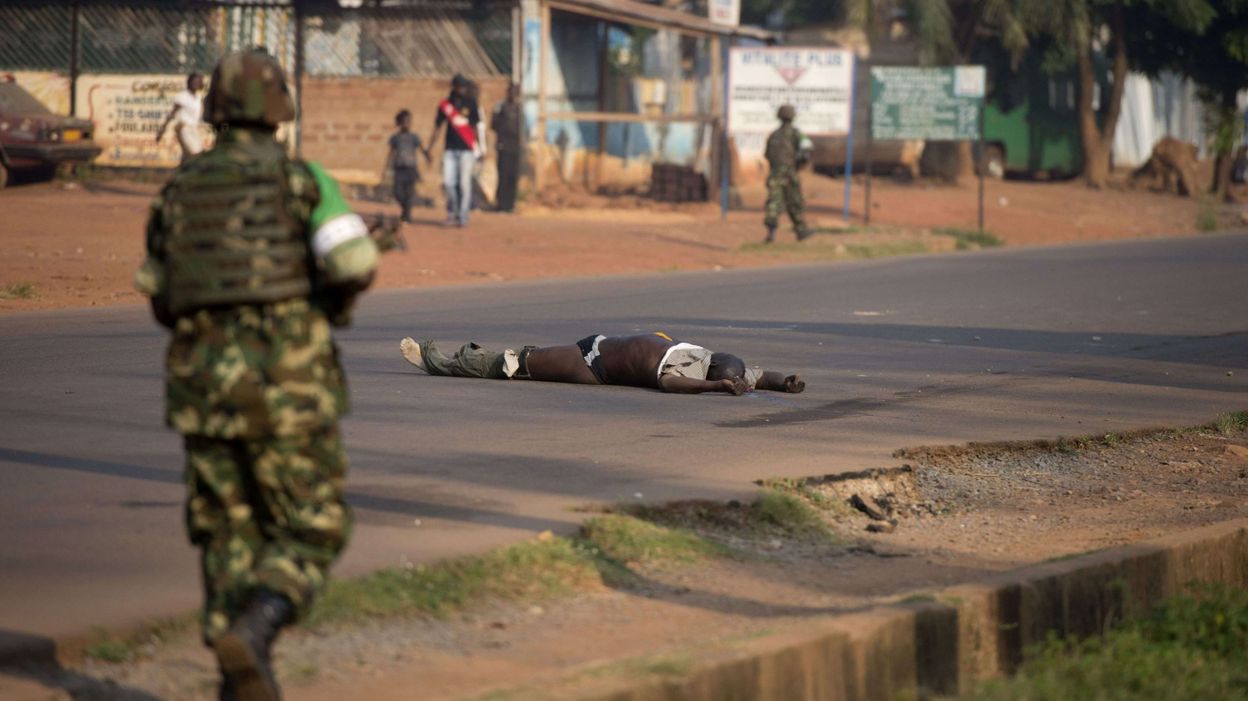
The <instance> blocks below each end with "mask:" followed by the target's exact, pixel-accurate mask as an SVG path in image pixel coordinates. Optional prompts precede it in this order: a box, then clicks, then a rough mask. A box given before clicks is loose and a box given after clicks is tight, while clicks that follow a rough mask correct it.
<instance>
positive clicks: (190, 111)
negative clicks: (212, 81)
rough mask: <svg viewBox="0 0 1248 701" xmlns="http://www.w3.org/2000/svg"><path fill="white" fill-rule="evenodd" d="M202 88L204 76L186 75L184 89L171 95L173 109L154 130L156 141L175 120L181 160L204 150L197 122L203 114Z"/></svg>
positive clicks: (175, 132)
mask: <svg viewBox="0 0 1248 701" xmlns="http://www.w3.org/2000/svg"><path fill="white" fill-rule="evenodd" d="M203 89H204V77H203V76H202V75H200V74H198V73H192V74H190V75H189V76H187V77H186V90H183V91H182V92H180V93H178V94H177V95H174V96H173V109H171V110H169V116H168V117H165V121H164V123H163V124H161V125H160V131H158V132H156V143H158V144H159V143H160V140H161V139H163V138H164V136H165V129H166V128H168V126H169V123H170V122H174V121H176V122H177V126H175V127H174V134H176V135H177V137H178V146H181V147H182V162H183V163H185V162H186V160H187V159H188V158H190V157H191V156H194V155H195V154H197V153H199V152H200V151H203V150H204V137H203V135H202V134H201V133H200V131H199V122H200V120H201V119H202V118H203V116H204V103H203V102H202V101H201V100H200V98H199V93H200V91H202V90H203Z"/></svg>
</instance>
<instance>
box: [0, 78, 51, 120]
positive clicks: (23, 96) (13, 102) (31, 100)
mask: <svg viewBox="0 0 1248 701" xmlns="http://www.w3.org/2000/svg"><path fill="white" fill-rule="evenodd" d="M0 112H11V113H13V114H48V108H47V107H44V106H43V103H42V102H40V101H38V100H36V99H35V96H34V95H31V94H30V93H28V92H26V91H25V90H22V89H21V88H20V87H19V86H18V85H17V83H0Z"/></svg>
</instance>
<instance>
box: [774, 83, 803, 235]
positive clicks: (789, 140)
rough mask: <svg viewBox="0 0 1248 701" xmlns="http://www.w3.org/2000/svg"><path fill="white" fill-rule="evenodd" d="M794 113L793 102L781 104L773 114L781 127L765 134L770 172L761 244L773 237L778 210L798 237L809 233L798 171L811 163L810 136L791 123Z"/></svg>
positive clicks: (778, 219)
mask: <svg viewBox="0 0 1248 701" xmlns="http://www.w3.org/2000/svg"><path fill="white" fill-rule="evenodd" d="M795 116H796V112H795V111H794V109H793V106H792V105H783V106H782V107H781V108H780V109H779V110H778V111H777V112H776V117H777V118H779V120H780V128H779V129H777V130H775V131H773V132H771V134H770V135H769V136H768V137H767V152H766V155H767V164H768V165H769V166H770V167H771V172H770V173H768V174H767V207H766V211H765V213H764V215H763V224H764V225H765V226H766V227H767V238H766V239H764V240H763V243H771V242H773V241H775V240H776V225H777V224H778V223H779V222H780V214H781V212H785V211H787V212H788V213H789V219H792V220H793V229H794V232H795V233H796V234H797V240H798V241H801V240H802V239H805V238H806V237H807V236H810V230H809V229H807V228H806V203H805V201H804V200H802V181H801V180H800V179H799V178H798V176H797V171H798V169H800V168H801V167H802V166H804V165H806V164H807V163H808V162H810V152H811V149H812V148H813V145H812V144H811V142H810V139H809V138H807V137H805V136H803V135H802V132H800V131H798V130H797V127H795V126H793V118H794V117H795Z"/></svg>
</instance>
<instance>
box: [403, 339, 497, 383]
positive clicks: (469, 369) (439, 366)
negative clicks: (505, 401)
mask: <svg viewBox="0 0 1248 701" xmlns="http://www.w3.org/2000/svg"><path fill="white" fill-rule="evenodd" d="M420 353H421V356H422V357H423V358H424V361H425V371H426V372H428V373H429V374H430V375H442V376H445V377H483V378H488V379H491V380H506V379H507V373H506V372H505V370H504V367H505V366H504V363H505V362H506V354H505V353H497V352H495V351H492V350H488V349H485V348H482V347H481V346H478V345H477V344H475V343H465V344H464V345H462V346H460V348H459V350H457V351H455V355H453V356H451V357H449V358H448V357H446V356H445V355H444V354H443V353H442V351H440V350H438V346H437V344H435V343H434V342H433V341H424V342H423V343H421V344H420Z"/></svg>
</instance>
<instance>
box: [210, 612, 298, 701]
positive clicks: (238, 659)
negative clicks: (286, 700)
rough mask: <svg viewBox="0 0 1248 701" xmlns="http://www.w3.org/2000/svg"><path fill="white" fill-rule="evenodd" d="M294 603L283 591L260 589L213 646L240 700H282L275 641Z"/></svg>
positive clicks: (228, 683) (291, 615)
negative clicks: (274, 658) (275, 672)
mask: <svg viewBox="0 0 1248 701" xmlns="http://www.w3.org/2000/svg"><path fill="white" fill-rule="evenodd" d="M294 616H295V607H294V606H293V605H292V604H291V603H290V600H289V599H287V598H286V597H284V596H281V595H280V594H274V593H272V592H268V591H261V592H259V593H258V594H257V595H256V596H255V598H254V599H252V601H251V604H250V605H249V606H248V607H247V610H246V611H244V612H243V615H241V616H239V617H238V619H237V620H235V621H234V623H233V625H231V626H230V629H229V630H228V631H227V632H226V633H225V635H223V636H221V637H220V638H218V639H217V642H216V644H215V645H214V646H213V647H214V648H215V650H216V653H217V661H218V662H219V663H220V664H221V671H222V672H223V673H224V676H225V679H224V684H223V685H222V689H223V691H224V690H225V689H226V688H227V687H232V689H233V693H234V698H235V699H237V701H281V698H282V692H281V690H280V689H279V688H278V686H277V680H276V679H275V678H274V676H273V664H272V650H273V641H274V640H276V639H277V634H278V632H279V631H280V630H281V629H282V627H283V626H285V625H286V624H288V623H290V622H291V621H292V620H294Z"/></svg>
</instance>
